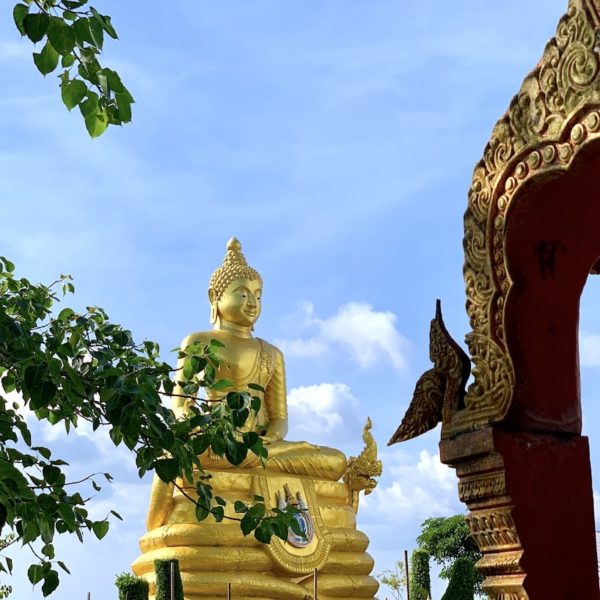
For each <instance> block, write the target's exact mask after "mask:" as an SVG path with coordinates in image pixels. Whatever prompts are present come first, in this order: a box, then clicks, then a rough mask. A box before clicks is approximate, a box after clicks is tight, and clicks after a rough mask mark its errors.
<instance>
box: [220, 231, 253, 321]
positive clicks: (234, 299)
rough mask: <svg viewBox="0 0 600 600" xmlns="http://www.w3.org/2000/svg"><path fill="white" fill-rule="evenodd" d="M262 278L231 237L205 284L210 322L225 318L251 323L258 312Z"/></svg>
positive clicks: (239, 245) (237, 241)
mask: <svg viewBox="0 0 600 600" xmlns="http://www.w3.org/2000/svg"><path fill="white" fill-rule="evenodd" d="M262 285H263V283H262V277H261V276H260V274H259V272H258V271H257V270H256V269H253V268H252V267H251V266H250V265H248V262H247V261H246V257H245V256H244V255H243V254H242V244H241V243H240V241H239V240H237V239H236V238H234V237H232V238H231V239H230V240H229V241H228V242H227V252H226V254H225V259H224V260H223V263H222V264H221V265H220V266H219V267H217V269H216V270H215V272H214V273H213V274H212V277H211V278H210V283H209V285H208V299H209V301H210V306H211V311H210V322H211V323H213V324H214V323H216V322H217V320H218V319H219V318H226V319H228V320H230V321H233V322H234V323H236V324H238V325H243V326H252V325H254V323H255V322H256V320H257V319H258V316H259V314H260V297H261V294H262Z"/></svg>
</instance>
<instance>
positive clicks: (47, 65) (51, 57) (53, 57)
mask: <svg viewBox="0 0 600 600" xmlns="http://www.w3.org/2000/svg"><path fill="white" fill-rule="evenodd" d="M58 59H59V55H58V52H57V51H56V50H55V49H54V48H53V47H52V44H50V42H46V44H45V45H44V47H43V48H42V51H41V52H39V53H38V52H34V53H33V62H34V63H35V66H36V67H37V68H38V71H39V72H40V73H41V74H42V75H44V76H45V75H48V73H52V71H54V69H56V67H58Z"/></svg>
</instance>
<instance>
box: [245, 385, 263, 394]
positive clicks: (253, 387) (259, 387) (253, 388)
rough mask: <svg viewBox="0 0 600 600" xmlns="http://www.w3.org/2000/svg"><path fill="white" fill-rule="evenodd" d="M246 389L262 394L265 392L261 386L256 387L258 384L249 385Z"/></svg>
mask: <svg viewBox="0 0 600 600" xmlns="http://www.w3.org/2000/svg"><path fill="white" fill-rule="evenodd" d="M248 387H249V388H250V389H251V390H256V391H257V392H264V391H265V388H264V387H262V385H258V383H249V384H248Z"/></svg>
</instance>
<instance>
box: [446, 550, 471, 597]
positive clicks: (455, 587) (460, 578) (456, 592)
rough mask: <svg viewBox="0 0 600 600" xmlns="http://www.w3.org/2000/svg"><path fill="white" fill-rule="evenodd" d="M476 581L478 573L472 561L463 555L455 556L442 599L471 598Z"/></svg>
mask: <svg viewBox="0 0 600 600" xmlns="http://www.w3.org/2000/svg"><path fill="white" fill-rule="evenodd" d="M477 581H478V574H477V571H475V567H474V565H473V562H472V561H471V560H469V559H468V558H466V557H464V556H463V557H460V558H457V559H456V561H455V562H454V565H453V566H452V570H451V575H450V583H449V584H448V587H447V588H446V592H445V593H444V595H443V596H442V600H473V598H474V597H475V586H476V584H477Z"/></svg>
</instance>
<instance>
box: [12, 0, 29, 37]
mask: <svg viewBox="0 0 600 600" xmlns="http://www.w3.org/2000/svg"><path fill="white" fill-rule="evenodd" d="M28 12H29V7H28V6H27V5H26V4H15V7H14V8H13V19H14V20H15V25H16V26H17V29H18V30H19V32H20V33H21V35H25V33H26V31H25V27H23V20H24V19H25V17H26V16H27V13H28Z"/></svg>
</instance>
